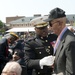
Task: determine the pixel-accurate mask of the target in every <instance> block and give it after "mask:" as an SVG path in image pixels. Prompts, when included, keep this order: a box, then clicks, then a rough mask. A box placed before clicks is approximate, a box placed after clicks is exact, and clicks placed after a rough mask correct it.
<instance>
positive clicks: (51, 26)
mask: <svg viewBox="0 0 75 75" xmlns="http://www.w3.org/2000/svg"><path fill="white" fill-rule="evenodd" d="M59 22H60V21H56V22H54V23H51V22H49V25H50V26H51V27H52V25H53V24H55V23H59Z"/></svg>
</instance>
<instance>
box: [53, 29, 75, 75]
mask: <svg viewBox="0 0 75 75" xmlns="http://www.w3.org/2000/svg"><path fill="white" fill-rule="evenodd" d="M55 56H56V58H55V64H54V72H55V73H56V74H58V73H63V75H75V36H74V34H73V33H72V32H71V31H69V30H68V29H67V30H66V32H65V33H64V35H63V36H62V39H61V41H60V43H59V46H58V48H57V49H56V53H55Z"/></svg>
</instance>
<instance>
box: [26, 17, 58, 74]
mask: <svg viewBox="0 0 75 75" xmlns="http://www.w3.org/2000/svg"><path fill="white" fill-rule="evenodd" d="M44 18H45V16H44V17H38V18H35V19H33V20H32V21H31V22H30V23H31V24H33V25H34V28H35V33H36V36H35V37H34V38H32V39H29V40H28V41H27V42H26V43H25V53H26V55H25V59H26V64H27V68H28V75H31V70H32V69H34V70H35V72H36V75H51V73H52V67H51V66H50V65H48V64H47V61H46V62H45V63H43V61H45V60H42V59H46V60H47V59H49V60H51V59H52V56H50V55H53V47H52V42H54V41H56V39H57V36H56V35H55V34H48V27H47V26H48V24H47V23H46V22H44V21H43V19H44ZM48 56H50V57H48ZM44 57H46V58H44ZM51 61H52V60H51ZM52 62H53V61H52ZM52 62H50V63H52ZM50 63H49V64H50ZM46 65H47V66H46ZM51 65H52V64H51Z"/></svg>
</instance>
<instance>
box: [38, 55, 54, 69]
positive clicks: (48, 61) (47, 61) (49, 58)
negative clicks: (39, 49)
mask: <svg viewBox="0 0 75 75" xmlns="http://www.w3.org/2000/svg"><path fill="white" fill-rule="evenodd" d="M54 59H55V56H52V55H51V56H47V57H44V58H42V59H41V60H40V62H39V63H40V66H41V69H43V66H52V65H53V64H54Z"/></svg>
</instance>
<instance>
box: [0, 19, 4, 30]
mask: <svg viewBox="0 0 75 75" xmlns="http://www.w3.org/2000/svg"><path fill="white" fill-rule="evenodd" d="M3 25H4V23H3V22H2V21H1V20H0V29H1V28H2V27H3Z"/></svg>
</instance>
